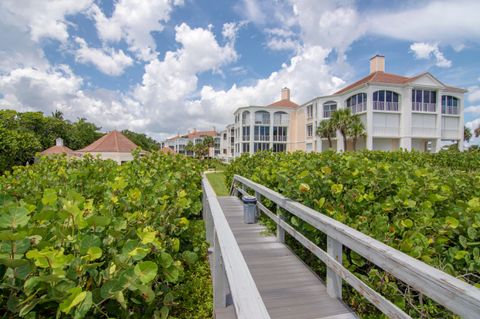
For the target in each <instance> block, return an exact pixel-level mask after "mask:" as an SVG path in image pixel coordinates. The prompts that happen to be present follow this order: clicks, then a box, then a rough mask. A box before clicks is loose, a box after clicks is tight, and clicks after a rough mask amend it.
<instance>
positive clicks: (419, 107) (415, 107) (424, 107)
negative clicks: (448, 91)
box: [412, 102, 436, 112]
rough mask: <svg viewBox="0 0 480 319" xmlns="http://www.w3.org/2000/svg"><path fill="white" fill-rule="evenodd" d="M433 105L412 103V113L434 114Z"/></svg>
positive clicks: (434, 106)
mask: <svg viewBox="0 0 480 319" xmlns="http://www.w3.org/2000/svg"><path fill="white" fill-rule="evenodd" d="M435 108H436V105H435V103H422V102H413V103H412V111H415V112H435Z"/></svg>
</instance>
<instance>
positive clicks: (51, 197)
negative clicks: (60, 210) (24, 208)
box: [42, 188, 58, 206]
mask: <svg viewBox="0 0 480 319" xmlns="http://www.w3.org/2000/svg"><path fill="white" fill-rule="evenodd" d="M57 199H58V197H57V193H56V192H55V190H54V189H51V188H46V189H45V191H44V192H43V197H42V204H43V205H45V206H48V205H50V206H53V205H55V204H56V203H57Z"/></svg>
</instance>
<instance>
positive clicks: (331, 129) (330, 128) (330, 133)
mask: <svg viewBox="0 0 480 319" xmlns="http://www.w3.org/2000/svg"><path fill="white" fill-rule="evenodd" d="M336 134H337V129H336V127H335V126H334V123H333V121H332V120H330V119H329V120H323V121H321V122H320V123H318V127H317V136H320V137H323V138H327V139H328V146H329V147H330V148H332V138H334V137H335V135H336Z"/></svg>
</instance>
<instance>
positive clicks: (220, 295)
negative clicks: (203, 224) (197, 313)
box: [213, 232, 227, 308]
mask: <svg viewBox="0 0 480 319" xmlns="http://www.w3.org/2000/svg"><path fill="white" fill-rule="evenodd" d="M214 237H215V240H214V248H213V249H214V252H213V254H214V255H213V258H214V265H213V267H214V269H213V302H214V304H215V308H220V307H226V306H227V291H226V289H225V288H226V284H227V275H226V273H225V268H224V264H223V260H222V253H221V251H220V244H219V243H218V237H217V235H216V232H214Z"/></svg>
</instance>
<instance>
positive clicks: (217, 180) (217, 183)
mask: <svg viewBox="0 0 480 319" xmlns="http://www.w3.org/2000/svg"><path fill="white" fill-rule="evenodd" d="M206 175H207V178H208V181H209V182H210V185H212V187H213V190H214V191H215V193H216V194H217V196H228V188H227V185H225V175H224V174H223V173H222V172H215V173H208V174H206Z"/></svg>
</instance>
